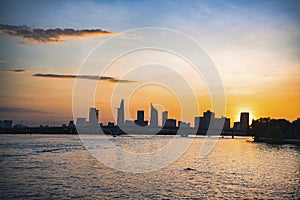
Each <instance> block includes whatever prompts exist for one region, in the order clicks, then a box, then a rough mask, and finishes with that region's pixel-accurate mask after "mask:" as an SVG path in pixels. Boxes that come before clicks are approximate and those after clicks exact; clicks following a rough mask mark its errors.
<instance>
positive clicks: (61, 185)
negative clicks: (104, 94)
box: [0, 135, 300, 199]
mask: <svg viewBox="0 0 300 200" xmlns="http://www.w3.org/2000/svg"><path fill="white" fill-rule="evenodd" d="M169 139H170V138H169ZM176 139H178V140H188V139H190V138H181V137H177V138H176ZM247 139H249V138H237V139H226V138H225V139H219V140H218V142H217V144H216V146H215V147H214V149H213V150H212V152H211V153H210V154H209V155H208V156H207V157H205V158H199V156H198V155H199V147H200V146H201V144H202V142H203V138H196V139H195V140H194V142H193V144H192V145H191V147H190V148H189V150H188V151H187V152H186V153H185V154H184V156H182V157H181V158H180V159H178V160H177V161H176V162H174V163H172V164H171V165H169V166H167V167H165V168H162V169H159V170H156V171H153V172H148V173H140V174H137V173H125V172H120V171H116V170H114V169H111V168H108V167H106V166H105V165H103V164H102V163H100V162H99V161H97V160H96V159H95V158H94V157H93V156H91V154H90V153H89V152H88V151H87V150H86V149H85V148H84V147H83V146H82V143H81V141H80V140H79V138H78V136H70V135H32V136H29V135H1V136H0V199H9V198H10V199H18V198H19V199H68V198H78V199H111V198H124V199H127V198H131V199H132V198H134V199H145V198H149V199H184V198H186V199H193V198H199V199H215V198H220V199H221V198H227V199H235V198H241V199H252V198H255V199H257V198H259V199H299V198H300V189H299V187H300V149H299V147H296V146H292V145H283V146H278V145H266V144H257V143H252V142H247ZM115 140H118V143H119V144H122V142H123V141H124V142H125V141H126V140H130V138H122V137H117V138H115ZM165 140H166V141H168V137H164V136H157V137H152V138H151V142H152V143H153V142H154V143H157V145H160V144H163V143H165V142H166V141H165ZM137 142H138V143H141V140H137ZM142 142H147V140H145V141H142ZM187 168H190V169H187Z"/></svg>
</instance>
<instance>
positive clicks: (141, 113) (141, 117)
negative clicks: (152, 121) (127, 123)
mask: <svg viewBox="0 0 300 200" xmlns="http://www.w3.org/2000/svg"><path fill="white" fill-rule="evenodd" d="M134 123H135V124H136V125H139V126H142V127H143V126H147V125H148V121H145V120H144V111H143V110H138V111H137V119H136V120H134Z"/></svg>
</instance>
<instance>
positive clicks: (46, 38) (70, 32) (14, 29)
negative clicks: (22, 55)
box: [0, 24, 112, 43]
mask: <svg viewBox="0 0 300 200" xmlns="http://www.w3.org/2000/svg"><path fill="white" fill-rule="evenodd" d="M3 34H7V35H11V36H19V37H23V39H24V42H25V43H28V42H41V43H47V42H67V40H65V39H64V38H65V37H84V36H92V35H99V36H100V35H107V34H112V32H108V31H104V30H101V29H81V30H75V29H72V28H67V29H60V28H55V29H41V28H31V27H29V26H26V25H24V26H13V25H5V24H1V25H0V35H3Z"/></svg>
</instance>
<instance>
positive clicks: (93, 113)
mask: <svg viewBox="0 0 300 200" xmlns="http://www.w3.org/2000/svg"><path fill="white" fill-rule="evenodd" d="M98 119H99V110H97V109H96V108H90V112H89V125H90V126H98Z"/></svg>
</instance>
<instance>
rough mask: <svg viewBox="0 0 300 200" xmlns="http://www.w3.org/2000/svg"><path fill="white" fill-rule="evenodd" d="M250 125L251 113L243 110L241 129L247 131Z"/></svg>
mask: <svg viewBox="0 0 300 200" xmlns="http://www.w3.org/2000/svg"><path fill="white" fill-rule="evenodd" d="M248 127H249V113H248V112H242V113H241V116H240V131H241V132H243V133H246V131H247V129H248Z"/></svg>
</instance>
